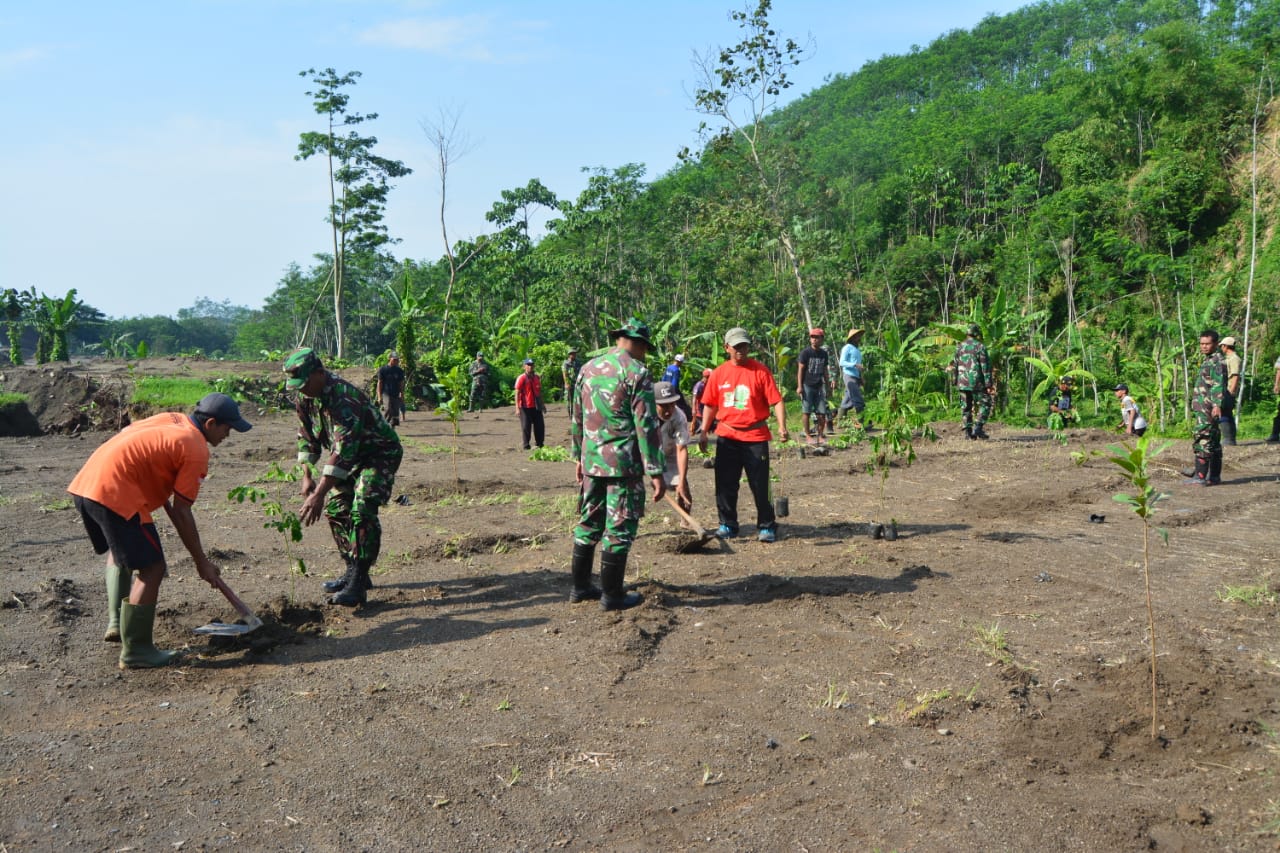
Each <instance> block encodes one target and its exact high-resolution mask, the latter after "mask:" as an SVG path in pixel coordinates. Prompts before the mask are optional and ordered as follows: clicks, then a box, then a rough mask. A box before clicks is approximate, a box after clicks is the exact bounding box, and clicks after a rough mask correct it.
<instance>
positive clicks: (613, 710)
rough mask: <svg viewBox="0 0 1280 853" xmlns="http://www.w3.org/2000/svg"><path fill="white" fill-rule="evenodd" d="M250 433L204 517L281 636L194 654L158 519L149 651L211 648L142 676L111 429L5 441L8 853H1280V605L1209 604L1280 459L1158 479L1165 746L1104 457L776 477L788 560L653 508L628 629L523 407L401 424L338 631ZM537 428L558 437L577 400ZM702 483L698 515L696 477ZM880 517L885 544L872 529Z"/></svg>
mask: <svg viewBox="0 0 1280 853" xmlns="http://www.w3.org/2000/svg"><path fill="white" fill-rule="evenodd" d="M139 369H140V370H146V371H153V372H165V371H186V370H191V369H192V367H191V365H185V364H183V363H180V362H169V363H164V362H158V363H147V364H145V365H144V366H142V367H140V368H139ZM204 369H206V370H214V368H213V367H206V368H204ZM263 369H264V370H269V369H271V366H264V368H263ZM118 372H119V368H116V371H115V373H114V374H113V373H112V370H111V369H110V368H106V367H101V366H98V367H88V368H77V369H75V370H73V371H70V373H72V374H74V375H80V376H86V377H89V378H90V379H92V380H93V383H92V384H96V386H97V387H98V388H99V390H100V389H101V388H102V387H103V386H104V385H110V384H111V383H112V382H118V383H121V384H123V383H125V382H127V378H122V377H120V376H119V375H118ZM57 373H58V372H57V371H44V372H41V371H39V370H37V369H35V368H19V369H16V370H15V369H10V370H7V371H5V381H4V382H3V385H4V387H5V388H6V389H9V390H12V389H13V388H15V387H18V386H20V385H27V386H37V385H40V383H41V382H43V383H45V384H46V385H48V386H50V387H51V388H53V386H57V387H59V388H60V387H62V386H64V385H67V386H68V387H69V385H70V383H71V380H70V379H67V378H65V377H63V378H61V379H59V378H58V376H57ZM40 376H43V377H44V379H43V380H41V379H39V377H40ZM33 377H34V378H33ZM89 392H90V397H92V394H93V393H95V392H93V389H92V388H90V389H89ZM59 393H62V392H60V391H57V390H56V389H55V390H50V391H49V392H48V394H46V397H50V404H49V405H48V406H46V408H47V409H48V411H47V412H45V414H44V417H43V420H42V423H46V425H47V424H50V423H53V422H54V421H56V420H57V419H58V417H59V414H58V405H56V404H58V403H59V402H60V401H58V400H53V399H52V398H53V397H57V396H58V394H59ZM113 393H114V392H113ZM50 395H52V396H50ZM67 396H69V397H70V396H74V395H73V394H71V393H70V392H67ZM108 396H110V395H108ZM116 397H117V398H120V395H118V394H117V395H116ZM61 403H62V404H63V405H64V408H65V407H67V406H70V407H71V408H73V409H74V406H73V405H72V404H71V403H69V402H67V401H61ZM83 404H84V403H83V400H81V402H80V403H79V404H78V405H83ZM96 408H97V410H99V415H101V414H102V413H101V411H100V410H101V409H103V408H105V404H99V405H98V406H97V407H96ZM247 414H248V415H249V416H250V418H251V420H253V421H254V423H255V427H254V429H253V430H252V431H251V432H250V433H247V434H244V435H240V434H234V433H233V434H232V436H231V437H230V438H229V439H228V440H227V441H226V442H225V443H224V444H223V445H222V446H221V447H219V448H217V449H215V450H214V451H213V460H212V463H211V470H210V478H209V480H208V482H207V483H206V484H205V487H204V490H203V492H202V494H201V496H200V500H199V502H198V503H197V504H196V517H197V520H198V522H199V524H200V530H201V534H202V536H203V539H204V542H205V545H206V547H207V548H208V549H209V550H210V552H211V554H212V555H214V557H215V559H216V560H218V561H220V563H221V565H222V566H223V567H224V576H225V577H226V578H227V580H228V582H229V583H230V585H231V587H232V588H233V589H235V590H236V591H237V592H239V593H240V595H241V596H242V597H243V598H244V599H245V600H246V601H248V602H249V603H250V605H251V606H253V607H254V608H255V609H256V610H257V612H258V613H259V615H261V616H262V617H263V618H264V619H265V620H266V623H267V624H266V626H265V627H264V628H263V629H262V630H261V631H259V632H257V633H256V634H254V635H250V636H249V638H247V639H246V640H244V641H230V642H228V641H212V642H211V641H210V640H209V639H207V638H203V637H200V636H197V635H195V634H193V633H192V629H193V628H195V627H196V626H198V625H201V624H203V623H205V622H208V621H209V620H211V619H213V618H215V617H220V618H223V619H226V620H228V621H229V620H231V619H232V618H234V615H235V614H234V612H233V611H232V610H231V608H230V607H229V606H228V605H227V604H226V603H225V602H224V601H223V600H222V599H221V597H220V596H218V595H217V593H216V592H215V591H213V590H212V589H210V588H209V587H208V586H207V585H205V584H204V583H202V582H201V581H200V580H199V579H198V578H197V577H196V576H195V573H194V569H193V567H192V565H191V561H190V558H189V557H188V556H187V554H186V552H185V550H184V549H183V548H182V546H181V543H180V542H179V541H178V539H177V537H176V535H175V534H174V532H173V530H172V528H171V527H170V526H169V525H168V522H167V520H165V519H163V517H161V518H160V520H159V522H158V524H159V527H160V529H161V531H162V534H164V535H165V536H166V539H165V548H166V553H167V554H168V555H169V558H170V561H171V577H170V578H169V579H168V580H167V581H166V582H165V585H164V588H163V589H162V591H161V597H160V609H159V616H158V619H157V638H158V641H159V642H160V644H161V645H163V646H166V647H170V648H174V647H185V648H186V649H187V651H188V654H187V655H186V657H185V659H184V660H183V662H182V663H181V664H180V665H178V666H174V667H170V668H166V669H161V670H153V671H130V672H120V671H118V670H117V668H116V657H117V654H118V651H119V648H118V646H116V645H111V644H107V643H104V642H103V641H102V639H101V635H102V630H103V626H104V623H105V614H104V611H105V594H104V589H103V582H102V571H101V562H100V559H99V558H97V557H95V556H94V555H93V554H92V552H91V549H90V547H89V544H88V541H87V539H86V537H85V536H84V533H83V530H82V528H81V526H80V524H79V520H78V518H77V516H76V515H75V512H74V510H72V509H70V508H69V502H68V501H66V500H65V497H66V496H65V493H64V491H63V490H64V488H65V486H66V484H67V483H68V482H69V481H70V480H71V477H72V476H73V474H74V473H75V471H76V470H77V468H78V467H79V466H80V464H81V463H82V462H83V461H84V459H86V458H87V457H88V456H89V454H90V452H91V451H92V450H93V449H94V448H95V447H96V446H97V444H98V443H100V442H101V441H103V440H105V438H106V437H107V436H108V435H109V433H108V432H103V431H85V430H82V431H81V432H80V433H79V434H75V435H66V434H62V435H46V436H40V437H34V438H0V525H2V527H3V530H4V535H3V541H2V542H0V557H2V558H0V579H2V583H0V596H2V597H3V600H4V601H3V603H4V607H3V609H0V850H5V851H21V850H51V849H75V850H133V849H136V850H164V849H228V848H238V849H251V850H254V849H268V850H277V849H279V850H286V849H289V850H327V849H368V850H408V849H436V850H552V849H567V850H600V849H610V850H681V849H697V850H766V851H767V850H884V851H888V850H902V851H906V850H935V851H936V850H965V851H968V850H973V851H978V850H983V851H985V850H1037V851H1054V850H1142V849H1157V850H1274V849H1278V845H1277V829H1278V823H1277V822H1278V821H1280V784H1278V783H1277V781H1276V771H1277V769H1278V768H1280V736H1277V733H1276V732H1277V730H1280V635H1278V633H1277V625H1276V621H1277V608H1276V606H1275V605H1274V604H1265V605H1262V606H1259V607H1250V606H1246V605H1242V604H1229V603H1224V602H1222V601H1220V600H1219V599H1218V596H1217V593H1218V591H1219V590H1220V589H1222V588H1223V587H1224V585H1227V584H1230V585H1246V584H1256V583H1258V582H1259V581H1260V580H1263V581H1265V582H1268V583H1270V584H1271V585H1272V589H1273V590H1274V589H1275V582H1276V577H1277V568H1278V563H1280V548H1277V522H1278V520H1280V449H1278V448H1276V447H1273V446H1266V445H1264V444H1262V443H1261V442H1260V441H1258V440H1247V441H1245V442H1244V443H1243V444H1242V445H1241V446H1238V447H1234V448H1228V449H1227V454H1226V466H1225V469H1224V478H1225V480H1226V483H1225V484H1224V485H1223V486H1221V487H1219V488H1214V489H1194V488H1188V487H1183V486H1181V485H1179V483H1178V480H1179V479H1180V478H1179V477H1178V475H1177V472H1176V468H1177V467H1180V466H1182V465H1184V464H1187V462H1188V460H1189V458H1190V453H1189V449H1188V446H1187V443H1186V442H1180V443H1179V444H1178V445H1177V446H1176V447H1175V448H1173V449H1172V450H1171V451H1170V452H1169V453H1168V455H1167V456H1166V457H1161V459H1160V463H1161V464H1160V465H1158V471H1159V476H1158V484H1159V485H1160V486H1161V487H1163V488H1165V489H1166V490H1167V491H1170V492H1172V494H1173V497H1172V499H1171V500H1169V501H1168V502H1167V503H1165V504H1163V505H1162V506H1161V512H1160V514H1159V517H1158V523H1159V524H1161V525H1164V526H1166V527H1167V528H1168V529H1169V545H1168V547H1167V548H1166V547H1163V546H1161V545H1160V544H1159V542H1158V540H1157V539H1156V538H1155V537H1154V536H1153V538H1152V543H1153V544H1152V556H1151V559H1152V575H1153V594H1154V600H1155V608H1156V612H1157V617H1158V631H1159V634H1158V637H1157V648H1158V659H1157V660H1158V666H1159V674H1160V682H1159V723H1160V727H1161V728H1160V732H1159V737H1157V738H1155V739H1152V737H1151V736H1150V707H1149V703H1150V696H1151V694H1150V669H1149V667H1150V657H1149V646H1148V642H1147V631H1146V612H1145V606H1144V603H1143V602H1144V599H1143V587H1142V572H1141V560H1142V547H1141V546H1142V542H1141V524H1140V522H1139V521H1138V519H1137V518H1136V517H1135V516H1134V515H1133V514H1132V513H1130V512H1127V511H1125V509H1124V508H1123V507H1121V506H1120V505H1119V504H1117V503H1115V502H1114V501H1113V500H1112V498H1111V496H1112V494H1114V493H1115V492H1117V491H1119V490H1121V487H1122V485H1123V482H1122V480H1121V479H1120V478H1119V477H1118V476H1117V474H1116V473H1114V471H1115V469H1114V466H1112V465H1110V464H1109V463H1107V462H1106V461H1105V460H1104V459H1102V458H1097V457H1095V458H1090V459H1089V460H1088V461H1087V462H1086V463H1085V464H1084V465H1083V466H1077V465H1076V464H1074V462H1073V461H1072V459H1071V458H1070V455H1069V452H1070V451H1071V450H1073V449H1075V450H1078V449H1081V448H1083V449H1086V450H1087V449H1103V448H1105V447H1106V445H1107V444H1109V443H1111V442H1112V441H1114V437H1113V436H1111V435H1108V434H1104V433H1101V432H1080V433H1075V434H1072V437H1071V443H1070V446H1069V447H1062V446H1060V445H1058V444H1057V443H1055V442H1053V441H1050V440H1049V438H1048V435H1047V434H1046V433H1044V432H1036V431H1011V430H1005V429H1001V428H1000V427H999V426H996V427H995V428H994V429H992V430H991V432H992V435H993V440H992V441H990V442H987V443H978V442H967V441H964V440H963V439H962V437H961V436H960V435H959V432H958V429H957V428H956V427H955V425H954V424H942V425H939V427H940V431H941V433H942V439H941V440H940V441H938V442H937V443H936V444H932V445H926V446H922V447H921V448H920V461H919V462H918V463H917V464H916V465H913V466H912V467H910V468H907V469H901V470H895V471H894V472H893V474H892V475H891V476H890V477H889V479H888V481H887V485H886V490H885V497H884V505H883V506H884V508H883V509H882V508H881V500H880V492H879V487H878V481H877V480H876V479H875V478H873V477H871V476H868V475H867V474H865V473H861V466H862V462H863V460H864V459H865V456H866V450H865V449H864V448H853V449H850V450H846V451H836V452H834V453H832V454H831V455H830V456H827V457H823V458H816V457H814V456H812V455H810V456H809V457H808V458H805V459H800V458H798V456H797V455H796V454H795V453H794V452H790V453H787V454H785V458H782V459H780V460H777V461H776V463H775V470H777V471H778V472H779V474H780V477H779V479H778V481H777V482H776V483H775V488H776V489H777V490H778V492H779V493H782V494H785V495H786V496H787V497H788V498H789V503H790V516H789V517H788V518H786V519H784V520H783V524H782V527H781V533H780V539H779V541H778V542H777V543H776V544H773V545H767V544H761V543H758V542H756V541H755V540H754V533H755V529H754V527H753V526H752V525H751V524H750V522H751V520H752V517H751V512H750V511H749V510H748V511H747V512H745V513H744V516H743V521H744V525H743V532H744V534H745V538H743V539H738V540H733V541H731V542H726V543H715V544H713V545H711V546H710V547H707V548H704V549H701V550H699V551H696V552H694V553H689V554H677V553H673V545H674V544H676V543H679V542H680V541H681V534H680V533H679V532H678V529H677V527H676V525H675V523H674V519H673V518H672V514H671V512H670V511H669V510H667V509H666V508H665V504H664V505H661V506H658V507H656V508H654V509H653V510H652V511H651V513H650V515H649V516H647V517H646V519H645V522H644V524H643V525H642V527H641V536H640V538H639V540H638V541H637V543H636V546H635V548H634V550H633V552H632V558H631V562H630V566H629V572H628V581H629V582H631V583H633V584H634V586H635V588H636V589H638V590H639V591H640V592H642V593H643V594H644V596H645V603H644V604H643V605H642V606H640V607H638V608H636V609H634V610H630V611H626V612H623V613H612V614H611V613H604V612H601V611H600V610H599V608H598V607H597V606H596V605H595V604H580V605H570V604H568V602H567V593H568V588H569V578H568V562H569V553H570V550H571V547H572V545H571V534H570V531H571V526H572V523H573V521H572V518H571V515H572V510H573V506H574V487H573V471H572V467H571V465H570V464H569V463H567V462H536V461H531V460H530V459H529V458H528V454H527V453H526V452H523V451H520V450H519V449H518V447H519V441H518V426H517V421H516V418H515V416H514V413H513V411H512V410H510V409H506V410H494V411H489V412H485V413H484V414H482V415H480V416H468V417H467V418H466V419H465V420H464V421H463V422H462V435H461V437H460V438H459V439H458V440H457V444H456V447H457V452H456V456H455V455H454V454H453V453H452V452H451V449H452V448H454V446H455V445H454V438H453V434H452V428H451V426H450V425H449V423H448V422H447V421H445V420H442V419H441V418H439V417H435V416H430V415H425V414H411V415H410V417H409V419H408V421H407V422H406V423H405V424H404V425H403V426H402V435H403V437H404V439H405V443H406V448H407V453H406V456H405V462H404V465H403V467H402V468H401V470H400V474H399V477H398V479H397V484H396V486H397V488H396V495H397V498H398V499H397V501H396V502H394V503H392V504H391V505H390V506H388V507H387V508H386V509H385V510H384V513H383V525H384V540H383V541H384V546H383V554H382V559H381V562H380V564H379V566H378V567H377V569H376V578H375V581H376V583H377V587H376V588H375V589H374V590H373V591H372V592H371V598H370V602H369V604H368V605H367V606H365V607H363V608H361V609H358V610H356V611H351V610H347V609H342V608H336V607H330V606H327V605H325V604H324V603H323V601H324V597H323V595H322V593H321V590H320V588H319V585H320V580H321V578H322V577H324V576H331V575H332V574H333V573H334V572H336V571H337V570H338V569H339V566H338V562H337V559H336V556H335V553H334V549H333V545H332V542H331V540H330V538H329V535H328V531H327V529H326V528H325V527H324V526H323V525H319V526H316V527H312V528H309V529H308V530H307V532H306V536H305V538H304V541H303V542H302V543H301V545H299V546H295V547H296V554H297V555H298V556H301V557H302V558H303V559H304V560H305V561H306V564H307V565H308V566H309V567H310V570H311V574H312V576H310V577H297V576H295V575H292V574H291V573H290V571H289V566H290V555H289V553H288V552H287V551H286V549H285V542H284V540H283V537H281V536H280V535H279V534H278V533H276V532H275V531H274V530H269V529H264V528H263V526H262V521H263V517H262V513H261V509H260V508H259V507H257V506H254V505H251V504H237V503H233V502H230V501H228V500H227V499H226V493H227V491H228V490H229V489H231V488H232V487H234V486H237V485H241V484H245V483H249V482H252V481H254V480H255V478H258V477H260V476H261V475H263V474H264V473H265V472H266V470H267V468H268V467H269V466H270V465H271V463H273V462H279V463H280V464H281V465H282V466H284V467H285V468H287V467H289V466H290V465H291V464H292V460H293V456H294V449H293V434H294V423H293V419H292V414H291V413H288V412H285V413H281V412H275V413H266V414H260V413H257V412H255V411H254V409H253V407H248V410H247ZM64 419H65V417H64ZM548 432H549V439H550V441H549V443H553V444H554V443H565V436H566V434H567V419H566V417H565V415H564V412H563V409H562V408H561V407H558V406H557V407H553V409H552V411H551V413H550V416H549V425H548ZM455 466H456V473H455ZM259 485H260V486H261V487H262V488H265V489H268V490H270V491H273V492H274V493H276V494H280V495H282V496H283V495H290V496H292V495H293V493H294V490H295V488H296V484H291V483H274V482H265V483H259ZM693 491H694V498H695V510H694V515H695V516H696V517H698V518H699V519H700V520H702V522H703V523H704V524H714V523H715V512H714V504H713V499H712V485H711V472H710V471H708V470H704V469H702V468H697V469H696V470H695V472H694V477H693ZM745 497H746V492H745V489H744V508H745V507H746V506H747V502H746V501H745ZM291 506H293V507H294V508H296V506H297V503H296V500H294V502H293V503H292V504H291ZM1091 514H1104V515H1105V521H1104V522H1103V523H1100V524H1099V523H1091V522H1090V521H1089V517H1090V515H1091ZM890 516H892V517H896V519H897V520H898V523H899V528H900V531H901V536H900V538H899V539H898V541H896V542H886V541H883V540H872V539H870V538H869V537H868V536H867V535H866V526H867V522H868V521H869V520H872V519H875V518H878V519H879V520H880V521H887V520H888V518H889V517H890ZM997 626H998V630H995V629H996V628H997ZM983 629H987V631H988V633H989V634H995V635H999V636H1003V638H1004V640H1005V642H1006V643H1007V648H1006V649H1004V650H1003V651H1000V650H992V649H991V648H987V649H984V648H982V647H981V645H980V643H979V641H978V640H979V634H980V633H981V632H982V630H983ZM1268 827H1269V828H1268Z"/></svg>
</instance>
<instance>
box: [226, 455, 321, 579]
mask: <svg viewBox="0 0 1280 853" xmlns="http://www.w3.org/2000/svg"><path fill="white" fill-rule="evenodd" d="M300 476H301V465H295V466H293V468H291V469H289V470H288V471H286V470H284V469H282V468H281V467H280V465H279V464H278V463H275V462H272V463H271V467H270V468H268V469H267V472H266V473H265V474H264V475H263V476H262V477H261V478H259V479H260V481H268V482H276V483H292V482H296V481H297V479H298V477H300ZM285 499H286V498H285V496H284V495H283V494H281V495H279V497H276V496H273V495H272V494H271V493H270V492H268V491H267V490H266V489H261V488H259V487H257V486H254V485H244V486H236V487H235V488H234V489H232V490H231V491H229V492H227V500H229V501H235V502H236V503H244V502H245V501H246V500H247V501H249V502H250V503H253V504H257V505H259V506H260V507H262V514H263V515H265V516H266V517H267V520H266V521H264V522H263V523H262V526H263V527H266V528H269V529H271V530H275V531H276V532H277V533H279V534H280V535H281V536H283V537H284V550H285V554H287V555H288V557H289V603H290V604H296V603H297V598H298V590H297V583H298V578H299V577H305V576H306V574H307V564H306V561H304V560H303V559H302V558H301V557H299V556H298V555H297V552H296V551H294V548H293V546H294V543H297V542H301V541H302V518H301V517H300V516H299V515H298V514H297V513H296V512H294V511H293V510H291V509H287V508H286V507H285V505H284V501H285Z"/></svg>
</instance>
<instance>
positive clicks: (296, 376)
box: [284, 347, 324, 391]
mask: <svg viewBox="0 0 1280 853" xmlns="http://www.w3.org/2000/svg"><path fill="white" fill-rule="evenodd" d="M323 367H324V363H323V362H321V361H320V356H318V355H316V351H315V350H313V349H311V348H310V347H303V348H302V349H298V350H294V351H293V353H291V354H290V356H289V357H288V358H286V359H285V360H284V372H285V373H287V374H289V378H288V379H286V380H285V383H284V387H286V388H288V389H289V390H290V391H296V390H297V389H299V388H301V387H302V386H303V385H305V384H306V382H307V380H308V379H310V378H311V374H313V373H315V372H316V371H317V370H320V369H321V368H323Z"/></svg>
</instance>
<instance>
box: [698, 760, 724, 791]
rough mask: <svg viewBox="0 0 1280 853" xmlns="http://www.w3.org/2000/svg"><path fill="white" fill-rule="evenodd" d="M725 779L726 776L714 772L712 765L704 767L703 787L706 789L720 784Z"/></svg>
mask: <svg viewBox="0 0 1280 853" xmlns="http://www.w3.org/2000/svg"><path fill="white" fill-rule="evenodd" d="M723 778H724V774H723V773H716V772H715V771H713V770H712V769H711V765H710V764H704V765H702V786H703V787H704V788H706V787H709V786H711V785H717V784H719V783H720V781H721V780H722V779H723Z"/></svg>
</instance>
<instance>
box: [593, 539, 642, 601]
mask: <svg viewBox="0 0 1280 853" xmlns="http://www.w3.org/2000/svg"><path fill="white" fill-rule="evenodd" d="M626 573H627V555H626V554H614V553H611V552H609V551H602V552H600V586H601V587H602V588H603V589H604V594H603V595H601V596H600V609H601V610H626V609H627V608H629V607H635V606H636V605H637V604H639V603H640V602H642V601H644V598H643V597H642V596H641V595H640V593H638V592H627V591H626V590H624V589H623V587H622V578H623V576H624V575H625V574H626Z"/></svg>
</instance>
